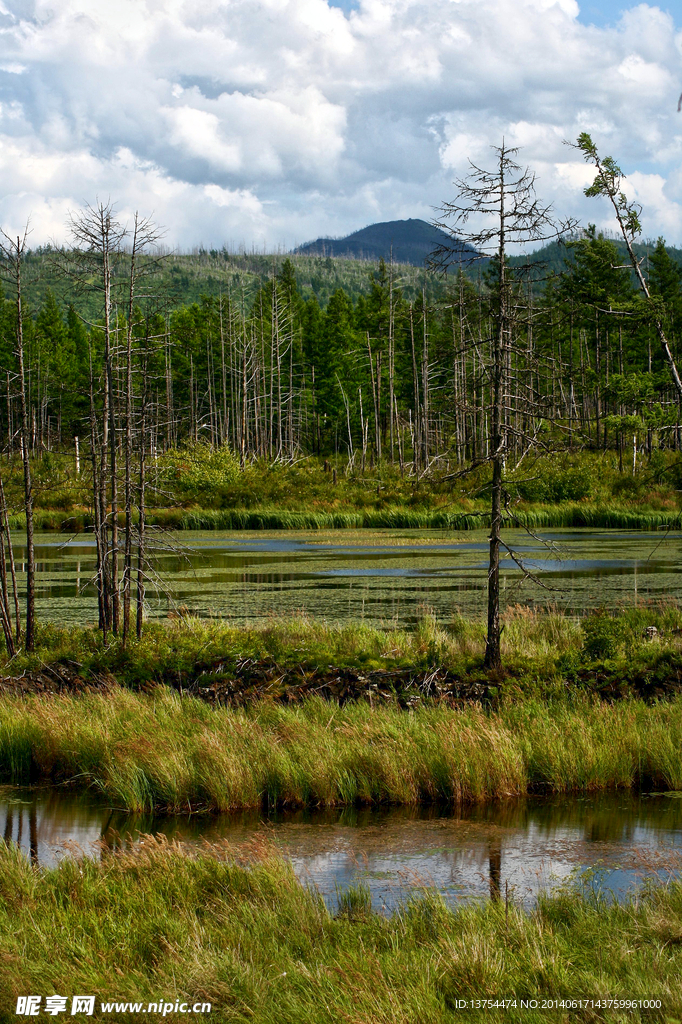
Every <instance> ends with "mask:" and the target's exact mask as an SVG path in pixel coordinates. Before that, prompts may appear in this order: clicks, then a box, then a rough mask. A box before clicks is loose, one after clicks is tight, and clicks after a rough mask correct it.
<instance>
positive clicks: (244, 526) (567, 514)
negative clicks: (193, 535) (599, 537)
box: [9, 502, 682, 533]
mask: <svg viewBox="0 0 682 1024" xmlns="http://www.w3.org/2000/svg"><path fill="white" fill-rule="evenodd" d="M511 516H512V518H510V519H509V525H510V526H517V527H528V528H530V529H543V528H544V529H552V528H560V527H576V528H580V527H583V528H584V527H591V528H593V529H621V530H663V529H666V530H667V529H670V530H680V529H682V512H678V511H677V510H676V509H670V510H662V509H651V508H647V507H644V508H637V507H636V506H633V505H632V504H629V505H625V504H617V503H610V504H594V503H586V502H583V503H576V502H563V503H560V504H556V505H532V506H528V505H520V506H518V507H516V506H515V507H514V508H513V509H512V510H511ZM9 518H10V527H11V528H12V529H13V530H23V529H24V528H25V526H26V519H25V516H24V515H23V514H22V513H20V512H15V513H13V514H12V515H11V516H10V517H9ZM133 518H134V519H135V521H137V516H134V517H133ZM120 523H121V525H123V523H124V519H123V515H121V516H120ZM147 524H148V525H149V526H152V527H160V528H162V529H166V530H358V529H374V530H379V529H394V530H482V529H486V528H487V527H489V526H490V514H489V512H488V510H487V509H486V507H485V506H484V504H483V503H482V502H472V503H468V507H467V508H459V509H458V508H456V507H452V506H451V507H449V508H446V509H421V510H420V509H409V508H391V507H389V508H383V509H374V510H372V509H370V510H365V511H358V510H356V509H339V510H337V511H329V512H326V511H316V510H314V509H308V510H304V511H296V510H291V509H282V508H258V509H243V508H224V509H211V508H209V509H206V508H190V509H186V508H182V507H178V508H156V509H153V510H151V511H150V512H149V513H148V515H147ZM93 525H94V517H93V515H92V513H91V512H88V511H86V510H83V509H81V510H78V509H74V510H71V511H69V512H68V513H67V512H64V511H60V510H58V509H38V510H36V513H35V528H36V529H37V530H56V531H59V532H61V533H81V532H83V531H84V530H92V528H93Z"/></svg>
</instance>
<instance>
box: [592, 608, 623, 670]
mask: <svg viewBox="0 0 682 1024" xmlns="http://www.w3.org/2000/svg"><path fill="white" fill-rule="evenodd" d="M581 626H582V631H583V657H584V658H585V660H589V661H603V660H605V659H608V658H615V657H616V656H617V655H618V654H619V652H620V651H621V649H622V647H623V643H624V641H625V639H626V633H627V632H628V630H627V627H626V624H625V622H624V621H623V619H621V618H613V617H612V616H611V615H608V614H607V613H606V612H604V611H603V610H600V611H598V612H597V613H596V614H594V615H590V616H588V617H587V618H586V619H583V621H582V623H581Z"/></svg>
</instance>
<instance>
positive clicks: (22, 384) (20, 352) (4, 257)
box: [0, 225, 36, 651]
mask: <svg viewBox="0 0 682 1024" xmlns="http://www.w3.org/2000/svg"><path fill="white" fill-rule="evenodd" d="M27 238H28V225H27V226H26V228H25V230H24V234H23V236H22V235H17V236H16V237H10V236H9V235H8V234H6V233H5V232H4V231H2V239H4V241H0V263H1V264H2V269H3V271H4V275H5V276H6V277H7V278H9V280H10V281H11V282H12V285H13V287H14V290H15V295H16V348H15V355H16V361H17V369H18V380H19V405H20V410H21V458H22V463H23V468H24V511H25V513H26V631H25V634H24V643H25V646H26V650H27V651H32V650H33V648H34V646H35V626H36V621H35V597H36V594H35V547H34V540H33V482H32V479H31V456H30V447H31V446H30V428H29V415H28V399H27V389H26V366H25V352H24V309H23V306H22V292H21V288H22V265H23V261H24V257H25V255H26V240H27Z"/></svg>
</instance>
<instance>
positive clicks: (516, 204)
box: [430, 142, 572, 669]
mask: <svg viewBox="0 0 682 1024" xmlns="http://www.w3.org/2000/svg"><path fill="white" fill-rule="evenodd" d="M493 150H494V152H495V154H496V157H497V159H496V161H495V167H494V169H492V170H486V169H484V168H481V167H478V166H476V165H475V164H473V163H472V164H471V165H470V166H471V173H470V174H469V176H468V177H467V178H466V179H464V180H458V181H457V182H456V183H455V184H456V185H457V187H458V194H457V197H456V199H455V200H454V201H453V202H448V203H444V204H443V206H442V207H441V213H442V217H441V219H440V220H439V221H438V222H437V223H438V227H440V228H441V229H442V230H444V231H446V232H448V233H449V234H450V236H451V237H452V239H453V242H452V244H451V245H450V244H447V243H444V244H443V245H442V246H440V247H439V248H438V249H437V250H435V251H434V252H433V253H432V255H431V260H430V263H431V266H432V267H434V268H435V269H437V270H440V271H441V272H443V273H445V272H447V269H448V267H449V266H451V265H453V264H457V265H461V263H462V262H465V261H466V262H471V261H475V260H477V259H483V258H487V259H490V262H491V270H492V271H493V277H492V280H491V286H490V292H491V295H490V299H491V313H492V316H491V324H492V336H491V337H490V338H489V339H488V341H489V348H490V350H491V357H490V360H489V364H488V365H487V366H486V367H485V379H486V380H487V385H488V390H489V394H490V399H489V413H490V421H491V431H490V433H491V445H490V449H489V452H488V454H487V455H486V456H484V457H482V458H481V459H480V460H478V462H475V463H474V465H480V464H481V462H490V463H491V465H492V481H491V509H490V513H491V515H490V518H491V522H490V557H489V565H488V630H487V636H486V648H485V667H486V668H487V669H495V668H499V667H500V665H501V654H500V546H501V544H502V537H501V534H502V519H503V510H502V505H503V491H504V483H503V481H504V468H505V462H506V459H507V455H508V452H509V450H510V444H509V439H510V434H512V433H513V432H514V433H516V434H518V432H519V427H517V426H516V425H515V423H516V418H515V417H514V416H513V413H514V412H515V409H513V408H512V405H515V404H516V403H517V402H519V401H521V402H522V403H523V406H524V412H526V413H530V415H526V416H524V417H523V419H524V420H525V421H526V423H527V424H529V425H530V424H531V423H532V421H533V420H534V419H537V418H538V414H539V413H540V410H538V409H533V408H532V405H533V391H532V388H531V387H523V388H519V387H518V382H517V381H514V383H515V384H516V385H517V386H515V387H514V388H512V360H511V353H512V345H513V334H514V328H515V326H516V324H517V323H518V321H519V313H518V310H519V296H518V295H517V294H515V278H514V273H513V272H512V270H511V268H510V267H509V265H508V260H507V256H508V249H509V246H512V245H515V244H519V243H529V242H538V241H544V240H547V239H549V238H553V237H556V236H557V235H558V234H559V233H561V232H563V231H568V230H570V228H571V227H572V225H570V224H568V223H565V224H563V225H561V226H560V227H559V228H557V226H555V225H554V223H553V221H552V218H551V207H550V206H543V205H542V204H541V203H540V202H539V201H538V199H537V198H536V195H535V175H534V174H533V173H532V172H531V171H530V170H529V169H528V168H526V170H522V169H521V167H520V165H519V164H517V163H515V161H514V157H515V156H516V154H517V152H518V150H517V149H510V148H509V147H507V146H506V145H505V144H504V142H503V143H502V145H501V146H494V147H493ZM471 218H473V219H474V220H475V221H476V223H477V224H479V225H480V226H479V227H477V229H476V230H474V231H472V232H466V231H464V230H463V229H464V228H465V227H466V225H467V224H468V222H469V220H470V219H471ZM463 242H467V243H469V246H472V247H473V248H474V250H475V253H474V254H473V255H470V256H469V255H465V252H464V250H463V245H462V243H463ZM479 358H480V353H479ZM519 372H523V367H522V366H521V364H519V363H518V361H517V365H516V367H515V374H516V375H517V376H518V374H519ZM520 393H521V394H524V393H525V395H526V396H527V397H526V398H525V399H523V398H521V399H520V398H519V395H520ZM533 412H534V413H535V416H533V415H532V414H533ZM542 412H543V413H544V410H542ZM525 432H527V434H528V435H529V436H528V437H527V438H525V439H524V442H526V443H527V444H532V443H533V439H534V434H535V435H536V434H537V431H535V430H534V429H533V427H532V425H530V429H529V427H528V426H527V427H526V431H525Z"/></svg>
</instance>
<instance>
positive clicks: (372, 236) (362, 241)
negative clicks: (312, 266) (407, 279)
mask: <svg viewBox="0 0 682 1024" xmlns="http://www.w3.org/2000/svg"><path fill="white" fill-rule="evenodd" d="M443 244H446V245H452V246H453V247H454V246H456V245H459V249H460V253H461V256H460V259H466V258H467V255H469V254H471V255H473V253H474V250H473V249H472V248H471V246H470V245H467V243H466V242H460V243H457V242H456V240H455V239H453V238H451V237H450V235H447V234H446V233H445V232H444V231H441V230H440V228H436V227H434V226H433V224H429V223H427V221H425V220H418V219H417V218H410V220H387V221H382V222H381V223H379V224H370V225H369V226H368V227H366V228H361V229H360V230H359V231H354V232H353V233H352V234H351V235H346V237H345V238H316V239H315V241H314V242H306V244H305V245H299V246H297V247H296V248H295V249H294V250H293V252H294V253H295V254H298V255H301V256H345V257H347V258H348V257H349V258H351V259H356V260H380V259H384V260H386V261H387V262H388V260H389V259H390V258H391V250H392V252H393V262H394V263H409V264H410V265H411V266H413V267H423V266H424V262H425V260H427V259H428V257H429V255H430V254H431V253H432V252H433V250H434V249H436V248H437V247H438V246H439V245H443ZM455 259H456V257H455Z"/></svg>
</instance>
